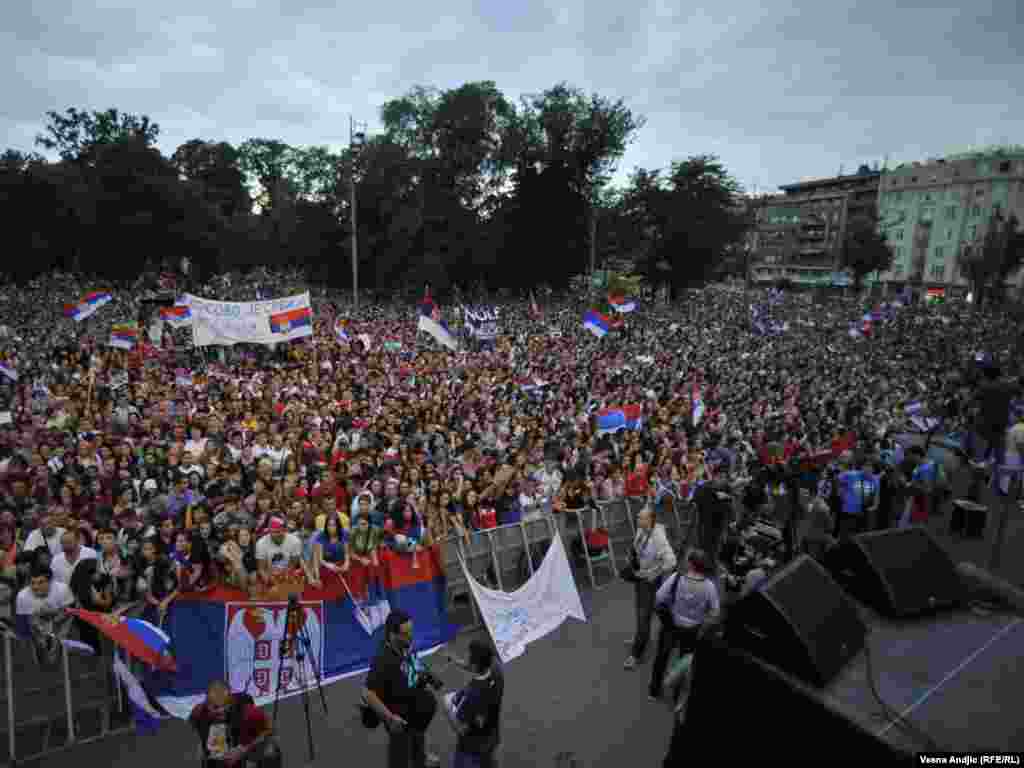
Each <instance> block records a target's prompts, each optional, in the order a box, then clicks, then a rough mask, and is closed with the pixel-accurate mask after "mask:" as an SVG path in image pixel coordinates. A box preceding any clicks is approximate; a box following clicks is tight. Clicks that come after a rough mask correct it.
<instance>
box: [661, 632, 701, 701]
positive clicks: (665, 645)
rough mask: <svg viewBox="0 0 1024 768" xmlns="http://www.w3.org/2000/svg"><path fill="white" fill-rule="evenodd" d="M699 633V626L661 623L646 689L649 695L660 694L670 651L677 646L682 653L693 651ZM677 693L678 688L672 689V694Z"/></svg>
mask: <svg viewBox="0 0 1024 768" xmlns="http://www.w3.org/2000/svg"><path fill="white" fill-rule="evenodd" d="M699 633H700V627H685V628H682V627H673V626H670V625H668V624H662V627H661V631H660V632H659V633H658V653H657V655H656V656H655V657H654V666H653V667H652V668H651V684H650V686H649V689H648V693H650V694H651V696H655V697H656V696H660V695H661V686H662V683H663V682H664V680H665V670H666V669H667V668H668V660H669V658H670V657H671V656H672V651H674V650H675V649H676V648H678V649H679V653H680V654H682V655H685V654H687V653H693V652H694V651H695V650H696V649H697V636H698V634H699ZM678 693H679V691H678V690H676V691H673V695H674V696H675V695H677V694H678Z"/></svg>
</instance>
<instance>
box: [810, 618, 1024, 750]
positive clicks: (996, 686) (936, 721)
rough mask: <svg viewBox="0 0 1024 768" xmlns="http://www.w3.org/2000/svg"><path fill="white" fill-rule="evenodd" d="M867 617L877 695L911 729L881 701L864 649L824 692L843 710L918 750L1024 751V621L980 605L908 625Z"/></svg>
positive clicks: (905, 746)
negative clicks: (1022, 718)
mask: <svg viewBox="0 0 1024 768" xmlns="http://www.w3.org/2000/svg"><path fill="white" fill-rule="evenodd" d="M866 618H867V620H868V625H869V626H870V627H871V632H870V633H869V635H868V643H869V644H870V653H871V658H870V661H871V666H872V670H873V672H874V678H875V684H876V687H877V690H878V694H879V696H880V697H881V699H882V700H883V701H884V702H885V703H886V704H887V705H888V707H889V708H890V709H891V710H893V711H895V712H896V713H899V714H900V715H901V716H902V717H903V718H905V719H907V720H908V721H909V722H910V726H911V727H910V728H909V729H908V728H906V727H903V726H902V725H900V723H899V721H898V719H897V718H895V717H893V716H891V715H889V716H887V715H886V714H885V713H884V712H883V710H882V707H881V706H880V705H879V704H878V702H877V700H876V699H875V698H874V696H873V694H872V691H871V687H870V685H869V683H868V678H867V667H868V664H867V661H868V659H867V656H866V654H865V653H864V652H861V654H859V655H858V657H857V658H856V659H855V660H854V661H853V662H852V663H851V665H850V667H849V668H848V669H847V670H845V671H844V673H843V674H842V675H840V677H839V678H838V679H837V680H836V681H834V682H833V683H832V684H831V685H830V686H829V687H828V688H827V689H826V690H825V693H826V697H827V698H828V699H829V701H830V703H832V704H833V705H834V706H835V707H836V708H837V709H839V710H841V711H843V712H845V713H847V714H848V715H849V716H851V717H853V718H854V719H856V720H857V721H858V722H859V723H860V724H861V725H863V726H864V727H865V728H867V729H868V730H870V731H871V732H873V733H875V734H877V735H878V736H880V737H881V738H883V739H885V740H887V741H889V742H890V743H892V744H894V745H896V746H898V747H900V748H903V749H906V750H908V751H911V752H924V751H931V750H933V749H937V750H939V751H976V752H993V751H997V750H1011V751H1020V750H1024V726H1022V725H1021V722H1020V709H1021V707H1020V705H1021V701H1022V698H1024V693H1022V692H1024V619H1022V618H1019V617H1016V616H1012V615H1007V614H1004V613H988V612H984V611H982V610H980V609H976V610H966V611H959V612H956V613H946V614H941V615H939V616H935V617H931V618H924V619H912V620H909V621H906V622H890V621H888V620H885V619H881V618H879V617H877V616H874V615H871V614H868V615H867V616H866ZM915 731H918V732H923V734H925V736H921V735H919V734H918V733H916V732H915ZM926 737H927V738H926ZM928 738H930V739H931V741H932V742H934V744H933V745H929V743H928Z"/></svg>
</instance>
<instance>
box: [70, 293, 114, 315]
mask: <svg viewBox="0 0 1024 768" xmlns="http://www.w3.org/2000/svg"><path fill="white" fill-rule="evenodd" d="M112 299H113V297H112V296H111V295H110V294H109V293H106V292H105V291H94V292H93V293H90V294H87V295H86V296H83V297H82V298H81V300H79V302H78V303H77V304H67V305H65V306H64V317H70V318H71V319H72V320H74V321H75V322H76V323H80V322H82V321H83V320H85V319H86V318H87V317H91V316H92V315H94V314H96V312H97V310H99V308H100V307H102V306H103V305H104V304H109V303H110V302H111V300H112Z"/></svg>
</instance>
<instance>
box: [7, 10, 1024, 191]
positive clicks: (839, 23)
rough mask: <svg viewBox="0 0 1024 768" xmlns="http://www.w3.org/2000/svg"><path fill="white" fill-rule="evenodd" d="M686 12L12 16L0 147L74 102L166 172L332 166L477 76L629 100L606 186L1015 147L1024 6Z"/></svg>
mask: <svg viewBox="0 0 1024 768" xmlns="http://www.w3.org/2000/svg"><path fill="white" fill-rule="evenodd" d="M689 5H690V4H689V3H684V2H682V1H681V0H679V1H677V2H667V1H666V0H654V2H646V1H645V0H639V1H638V2H628V3H626V2H614V3H613V2H588V3H584V2H582V0H571V1H570V2H557V3H555V2H552V3H540V2H511V1H509V0H501V1H499V0H480V1H478V2H472V1H465V2H463V1H460V0H431V1H430V2H421V1H419V0H417V1H416V2H407V1H406V2H403V1H402V0H398V2H386V3H376V2H344V3H339V2H337V0H331V1H330V2H329V1H328V0H320V1H318V0H287V1H284V0H282V1H281V2H277V1H276V0H235V1H231V0H206V1H205V2H197V0H172V1H170V2H168V1H167V0H160V2H153V0H134V1H132V2H128V1H127V0H13V1H12V2H10V3H7V4H6V7H5V8H4V14H3V23H2V25H0V64H2V65H3V67H2V69H0V71H3V72H4V73H5V77H4V78H3V89H2V94H3V95H2V101H0V105H2V106H0V149H2V148H5V147H8V146H10V147H15V148H17V149H22V150H28V149H32V148H33V147H32V144H33V141H32V140H33V137H34V135H35V134H36V133H37V132H39V131H40V130H41V129H42V126H43V123H44V121H45V116H44V113H45V112H46V111H47V110H50V109H55V110H59V111H63V110H64V109H65V108H67V107H69V106H77V107H81V108H87V109H90V110H93V109H97V110H100V109H106V108H108V107H117V108H119V109H121V110H122V111H130V112H136V113H145V114H148V115H149V116H150V117H151V118H152V119H154V120H155V121H156V122H158V123H159V124H160V126H161V129H162V131H161V136H160V148H161V149H162V150H163V151H164V152H165V153H166V154H170V153H171V152H173V151H174V148H175V147H176V146H178V145H179V144H181V143H182V142H184V141H187V140H189V139H191V138H195V137H199V138H203V139H226V140H228V141H231V142H233V143H240V142H242V141H244V140H245V139H246V138H249V137H266V138H278V139H281V140H283V141H286V142H288V143H290V144H295V145H311V144H323V145H328V146H330V147H332V148H339V147H341V146H343V145H345V144H347V142H348V120H349V115H350V114H354V115H355V116H356V118H357V119H360V120H364V121H367V122H368V123H369V124H370V130H371V131H372V130H374V128H377V127H379V108H380V105H381V104H382V103H383V102H384V101H386V100H387V99H390V98H394V97H396V96H399V95H401V94H402V93H404V92H406V91H407V90H408V89H410V88H411V87H412V86H414V85H417V84H424V85H433V86H437V87H440V88H451V87H456V86H458V85H460V84H461V83H463V82H466V81H471V80H494V81H495V82H496V83H497V84H498V87H499V88H501V89H502V91H503V92H504V93H505V94H506V96H508V97H510V98H513V99H518V98H519V96H520V95H523V94H530V93H536V92H539V91H542V90H543V89H545V88H547V87H550V86H551V85H553V84H554V83H556V82H557V81H559V80H566V81H568V82H570V83H571V84H573V85H577V86H579V87H581V88H583V89H584V90H586V91H588V92H597V93H600V94H602V95H604V96H607V97H609V98H614V99H618V98H622V99H624V100H625V102H626V103H627V104H628V105H629V107H630V108H631V109H633V110H634V112H636V113H639V114H641V115H643V116H645V117H646V119H647V124H646V126H645V127H644V128H643V130H642V131H641V132H640V134H639V136H638V138H637V141H636V142H635V144H634V145H633V146H631V147H630V149H629V151H628V153H627V154H626V156H625V157H624V158H623V160H622V163H621V164H620V172H619V175H618V178H620V179H621V178H624V177H625V175H626V174H627V173H628V172H629V171H630V170H632V168H633V167H635V166H643V167H646V168H659V167H666V166H668V165H669V163H671V162H672V161H673V160H679V159H683V158H685V157H687V156H688V155H692V154H698V153H713V154H717V155H718V156H720V157H721V158H722V160H723V161H724V163H725V164H726V167H727V168H728V169H729V170H730V171H731V172H732V173H733V175H735V176H736V177H737V178H738V179H739V180H740V181H741V183H743V184H744V186H745V187H746V188H747V189H748V191H755V189H758V190H760V191H762V192H764V191H768V190H773V189H774V188H775V187H777V186H778V185H779V184H785V183H789V182H792V181H797V180H800V179H805V178H815V177H822V176H829V175H833V174H835V173H836V172H837V171H838V170H839V168H840V166H842V167H844V168H845V170H846V171H847V172H850V171H852V170H855V169H856V167H857V166H858V165H859V164H860V163H868V164H874V163H875V162H879V163H880V162H881V161H882V160H883V158H884V157H885V156H886V155H887V154H888V155H889V157H890V162H891V163H892V162H893V161H904V160H915V159H923V158H925V157H928V156H933V155H940V154H945V153H949V152H955V151H963V150H965V149H967V148H968V147H969V146H970V145H980V144H988V143H997V142H1006V141H1009V142H1011V143H1022V144H1024V100H1022V99H1021V96H1020V94H1021V93H1022V92H1024V81H1022V80H1021V73H1022V72H1024V55H1022V53H1021V51H1024V42H1022V40H1024V36H1022V33H1024V10H1022V9H1024V3H1022V2H1021V0H973V1H972V2H970V3H966V2H963V1H962V0H961V2H956V3H954V2H933V3H925V4H922V5H929V6H930V7H928V8H924V7H922V8H920V9H917V10H900V9H897V8H896V7H895V6H896V5H899V3H894V2H891V0H888V1H886V2H882V0H857V1H856V2H847V0H825V1H824V2H823V1H822V0H718V2H715V3H713V4H710V5H709V6H708V7H706V8H704V9H702V10H690V9H688V8H687V6H689ZM915 5H916V3H915ZM958 6H961V7H962V8H963V9H965V10H962V9H961V8H958Z"/></svg>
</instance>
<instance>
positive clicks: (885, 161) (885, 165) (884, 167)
mask: <svg viewBox="0 0 1024 768" xmlns="http://www.w3.org/2000/svg"><path fill="white" fill-rule="evenodd" d="M887 170H889V153H888V152H886V153H885V159H883V160H882V171H883V172H885V171H887Z"/></svg>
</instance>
